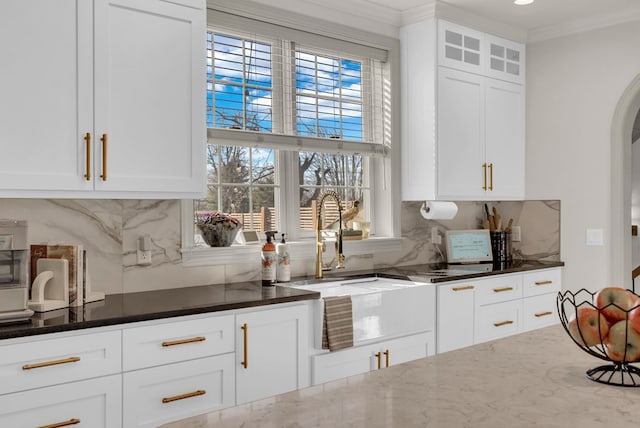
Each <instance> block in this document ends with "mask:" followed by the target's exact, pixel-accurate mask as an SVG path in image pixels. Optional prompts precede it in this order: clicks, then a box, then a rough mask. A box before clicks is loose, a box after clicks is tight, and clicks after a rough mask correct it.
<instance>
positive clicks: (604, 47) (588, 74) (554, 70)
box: [526, 22, 640, 290]
mask: <svg viewBox="0 0 640 428" xmlns="http://www.w3.org/2000/svg"><path fill="white" fill-rule="evenodd" d="M639 45H640V25H638V23H637V22H636V23H630V24H622V25H619V26H616V27H610V28H605V29H600V30H595V31H590V32H586V33H581V34H577V35H573V36H568V37H563V38H558V39H554V40H548V41H543V42H538V43H533V44H529V45H527V153H526V162H527V164H526V167H527V174H526V185H527V199H560V200H561V203H562V218H561V239H562V253H561V258H562V260H564V261H565V262H566V267H565V274H564V286H565V287H566V288H567V289H573V290H577V289H579V288H582V287H586V288H589V289H598V288H601V287H603V286H606V285H610V284H609V281H610V266H608V263H609V262H608V260H609V251H610V246H611V239H610V234H611V230H609V224H610V218H611V214H612V213H613V212H614V210H620V209H621V207H617V206H615V207H614V206H610V198H611V191H610V188H611V187H610V186H611V185H610V182H611V167H610V163H611V160H610V159H611V137H610V135H611V120H612V116H613V113H614V110H615V107H616V105H617V103H618V101H619V99H620V97H621V95H622V93H623V91H624V89H625V88H626V87H627V86H628V85H629V83H630V82H631V81H632V80H633V79H634V78H635V77H636V76H637V75H638V74H639V73H640V55H638V54H637V49H638V46H639ZM629 144H631V142H629ZM588 228H596V229H603V230H604V234H605V238H604V241H605V242H604V246H587V245H586V242H585V236H586V229H588ZM629 233H630V232H629ZM630 277H631V273H629V278H630ZM625 285H630V280H629V284H625Z"/></svg>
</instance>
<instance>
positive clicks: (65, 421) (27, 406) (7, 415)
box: [0, 374, 127, 428]
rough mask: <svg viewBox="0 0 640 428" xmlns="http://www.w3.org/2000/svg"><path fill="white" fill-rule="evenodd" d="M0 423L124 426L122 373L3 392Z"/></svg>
mask: <svg viewBox="0 0 640 428" xmlns="http://www.w3.org/2000/svg"><path fill="white" fill-rule="evenodd" d="M0 426H1V427H7V428H8V427H11V428H33V427H63V426H74V427H87V428H117V427H120V426H122V383H121V375H120V374H117V375H111V376H105V377H101V378H96V379H90V380H84V381H78V382H71V383H66V384H62V385H56V386H50V387H47V388H39V389H34V390H31V391H23V392H16V393H13V394H7V395H2V396H0ZM125 426H127V425H125Z"/></svg>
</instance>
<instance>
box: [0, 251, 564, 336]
mask: <svg viewBox="0 0 640 428" xmlns="http://www.w3.org/2000/svg"><path fill="white" fill-rule="evenodd" d="M560 266H564V263H563V262H538V261H517V262H512V263H509V264H506V265H491V264H487V265H473V266H464V265H462V266H448V265H446V264H424V265H412V266H402V267H392V268H382V269H375V270H361V271H350V272H344V273H342V272H339V273H336V272H334V273H329V274H327V275H326V277H325V280H332V279H333V280H340V279H355V278H358V277H364V276H372V275H373V276H384V277H393V278H400V279H411V280H415V281H424V282H430V283H434V284H437V283H443V282H447V281H454V280H460V279H469V278H480V277H485V276H491V275H499V274H505V273H516V272H525V271H530V270H537V269H545V268H553V267H560ZM341 273H342V275H340V274H341ZM316 281H318V280H316V279H315V278H313V277H299V278H293V280H292V282H291V283H289V284H288V285H287V286H281V285H276V286H274V287H262V285H261V283H260V282H259V281H252V282H238V283H231V284H218V285H204V286H195V287H182V288H173V289H168V290H155V291H145V292H138V293H124V294H110V295H107V296H106V298H105V300H101V301H98V302H93V303H88V304H85V305H84V306H83V307H78V308H65V309H58V310H55V311H49V312H44V313H36V314H34V315H33V316H32V317H31V319H30V320H29V321H27V322H23V323H17V324H5V325H2V324H0V340H2V339H10V338H16V337H23V336H33V335H39V334H47V333H57V332H62V331H70V330H80V329H85V328H93V327H104V326H110V325H118V324H125V323H131V322H138V321H148V320H154V319H161V318H171V317H178V316H184V315H194V314H202V313H209V312H218V311H226V310H230V309H241V308H251V307H257V306H264V305H272V304H277V303H286V302H295V301H301V300H311V299H318V298H320V293H318V292H315V291H308V290H303V289H297V288H295V285H296V284H298V285H302V284H310V283H314V282H316Z"/></svg>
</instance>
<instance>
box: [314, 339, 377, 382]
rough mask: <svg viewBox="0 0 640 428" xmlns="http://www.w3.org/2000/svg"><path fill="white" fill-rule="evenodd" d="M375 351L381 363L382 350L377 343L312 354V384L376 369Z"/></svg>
mask: <svg viewBox="0 0 640 428" xmlns="http://www.w3.org/2000/svg"><path fill="white" fill-rule="evenodd" d="M376 352H380V357H379V358H380V362H381V364H382V353H381V352H382V351H380V350H379V346H378V345H377V344H375V345H365V346H358V347H356V348H348V349H342V350H340V351H335V352H327V353H324V354H320V355H314V356H313V357H312V367H313V373H312V383H313V385H318V384H320V383H325V382H330V381H332V380H336V379H342V378H345V377H348V376H353V375H357V374H360V373H366V372H368V371H371V370H374V369H376V368H377V361H378V357H377V356H376Z"/></svg>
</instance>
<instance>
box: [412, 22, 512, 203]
mask: <svg viewBox="0 0 640 428" xmlns="http://www.w3.org/2000/svg"><path fill="white" fill-rule="evenodd" d="M400 40H401V47H402V50H401V60H402V65H401V69H402V73H403V74H402V150H401V152H402V198H403V200H502V199H512V200H515V199H524V198H525V192H524V165H525V163H524V143H525V135H524V131H525V104H524V101H525V99H524V96H525V92H524V85H523V84H521V83H524V47H523V46H522V45H520V44H517V43H514V42H510V41H508V40H504V39H499V38H496V37H494V36H491V35H489V34H484V33H480V32H477V31H474V30H471V29H467V28H465V27H462V26H459V25H455V24H452V23H449V22H446V21H436V20H427V21H423V22H419V23H415V24H411V25H408V26H405V27H403V28H402V29H401V32H400ZM500 61H502V62H500ZM500 64H502V66H501V65H500ZM491 67H493V68H494V69H493V70H492V71H489V69H490V68H491ZM501 67H502V68H501Z"/></svg>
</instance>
